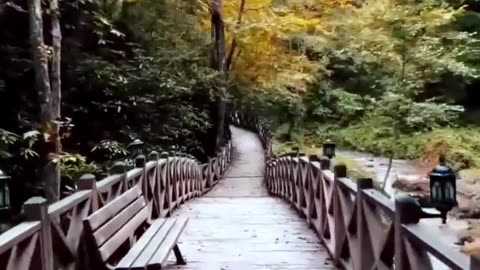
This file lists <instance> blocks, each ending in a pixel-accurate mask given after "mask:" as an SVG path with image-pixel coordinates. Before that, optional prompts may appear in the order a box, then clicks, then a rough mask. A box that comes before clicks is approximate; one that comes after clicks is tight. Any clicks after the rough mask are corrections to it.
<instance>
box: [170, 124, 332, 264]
mask: <svg viewBox="0 0 480 270" xmlns="http://www.w3.org/2000/svg"><path fill="white" fill-rule="evenodd" d="M232 137H233V145H234V148H235V151H234V158H233V164H232V166H231V167H230V169H229V170H228V171H227V173H226V175H225V179H223V180H222V181H221V182H220V183H219V184H218V185H217V186H216V187H215V188H214V189H213V190H212V191H210V192H209V193H208V194H206V195H205V196H204V197H201V198H197V199H194V200H193V201H191V202H188V203H186V204H185V205H183V206H182V207H181V208H180V209H179V210H178V211H176V212H175V215H176V216H188V217H190V221H189V223H188V225H187V228H186V230H185V232H184V233H183V234H182V236H181V237H180V242H179V245H180V249H181V250H182V251H183V253H184V256H185V258H186V260H187V262H188V264H187V265H186V266H174V265H172V266H169V267H168V269H196V270H259V269H297V270H300V269H304V270H307V269H308V270H311V269H321V270H325V269H335V268H334V267H333V266H332V265H331V261H330V260H329V259H328V254H327V252H326V250H325V248H324V247H323V246H322V245H321V244H320V242H319V240H318V237H317V236H316V234H315V233H314V232H313V231H312V230H310V229H309V228H308V227H307V225H306V223H305V221H304V220H303V219H301V218H300V217H299V216H298V215H297V213H296V212H295V211H294V210H293V209H292V208H291V207H290V206H289V205H288V204H286V203H285V202H284V201H282V200H281V199H278V198H273V197H270V196H269V195H268V193H267V190H266V188H265V187H264V186H263V172H264V158H263V150H262V146H261V143H260V141H259V140H258V138H257V136H256V135H255V134H253V133H251V132H248V131H245V130H242V129H238V128H234V127H232ZM170 259H171V260H172V263H173V258H170Z"/></svg>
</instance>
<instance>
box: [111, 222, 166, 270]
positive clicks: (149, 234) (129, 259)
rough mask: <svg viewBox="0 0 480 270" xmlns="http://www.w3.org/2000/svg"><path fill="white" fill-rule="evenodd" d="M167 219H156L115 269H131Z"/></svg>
mask: <svg viewBox="0 0 480 270" xmlns="http://www.w3.org/2000/svg"><path fill="white" fill-rule="evenodd" d="M165 221H166V219H164V218H162V219H158V220H156V221H155V222H154V223H153V224H152V225H151V226H150V228H148V230H147V231H146V232H145V233H144V234H143V235H142V237H141V238H140V239H139V240H138V242H137V243H135V245H133V247H132V248H131V249H130V250H129V251H128V253H127V255H125V257H123V258H122V260H120V262H119V263H118V264H117V266H116V267H115V269H130V266H131V265H132V263H133V262H134V261H135V260H136V259H137V258H138V256H139V255H140V254H141V252H142V251H143V250H144V249H145V247H146V246H147V245H148V243H150V241H152V239H153V237H154V236H155V235H156V234H157V232H158V230H160V228H161V227H162V226H163V225H164V224H165Z"/></svg>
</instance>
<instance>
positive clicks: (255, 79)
mask: <svg viewBox="0 0 480 270" xmlns="http://www.w3.org/2000/svg"><path fill="white" fill-rule="evenodd" d="M241 2H242V1H241V0H232V1H223V19H224V22H225V27H226V52H227V54H228V53H229V51H230V50H231V45H232V41H233V39H235V40H236V43H237V46H236V48H235V51H236V52H235V54H234V55H235V57H234V59H233V63H232V66H231V71H230V74H231V75H230V76H231V77H232V78H234V79H235V81H236V82H237V83H239V84H242V85H246V86H256V87H260V88H263V89H275V88H279V87H289V88H290V89H294V90H295V91H296V92H303V91H305V89H306V83H307V82H308V81H309V80H310V79H312V76H313V75H314V74H315V70H316V69H317V67H316V66H315V65H314V64H313V63H312V62H310V61H309V60H308V59H307V57H306V56H305V54H304V53H302V52H299V51H298V50H293V48H292V44H291V43H290V40H291V39H292V37H295V36H296V35H302V36H303V35H315V34H316V33H318V32H323V31H327V29H322V18H323V15H324V14H328V12H329V11H330V10H331V9H333V8H334V7H339V6H346V5H349V4H350V2H351V1H347V0H300V1H298V0H297V1H294V0H284V1H281V2H282V3H281V4H274V2H273V1H272V0H245V8H244V10H243V12H241V11H240V9H241ZM202 3H203V4H202V16H201V22H200V26H201V29H202V30H203V31H204V32H205V33H210V31H211V29H210V28H211V25H210V23H211V21H210V12H209V10H208V7H209V6H210V1H204V2H202ZM275 3H276V2H275ZM240 13H241V22H239V16H240Z"/></svg>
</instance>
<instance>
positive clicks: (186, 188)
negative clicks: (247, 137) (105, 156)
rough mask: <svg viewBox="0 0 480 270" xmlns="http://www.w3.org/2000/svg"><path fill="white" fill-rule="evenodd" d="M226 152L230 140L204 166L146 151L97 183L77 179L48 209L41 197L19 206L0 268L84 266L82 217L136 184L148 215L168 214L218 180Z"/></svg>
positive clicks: (1, 248) (2, 244) (3, 242)
mask: <svg viewBox="0 0 480 270" xmlns="http://www.w3.org/2000/svg"><path fill="white" fill-rule="evenodd" d="M231 153H232V144H231V142H230V141H229V142H227V143H226V144H225V147H224V148H222V149H221V151H220V152H219V153H217V155H216V156H215V157H214V158H211V159H210V160H209V162H208V164H200V163H199V162H198V161H197V160H195V159H191V158H186V157H178V156H172V157H162V158H159V156H158V154H157V153H153V152H152V153H151V154H150V155H149V161H148V162H146V158H145V157H143V156H140V157H137V160H136V164H137V167H136V168H133V169H131V170H129V171H126V169H125V165H124V164H122V163H117V164H116V165H115V166H114V168H112V172H111V175H110V176H108V177H106V178H105V179H103V180H101V181H98V182H97V181H96V180H95V177H94V176H93V175H85V176H84V177H82V178H81V179H80V180H79V182H77V186H78V191H76V192H75V193H73V194H72V195H70V196H68V197H65V198H64V199H62V200H60V201H58V202H55V203H53V204H51V205H49V206H48V207H47V206H46V205H45V204H44V203H43V201H42V202H41V203H38V204H33V205H30V204H26V205H24V209H27V208H28V212H29V213H30V215H27V216H29V218H28V221H27V222H22V223H20V224H19V225H17V226H15V227H13V228H12V229H10V230H8V231H6V232H5V233H3V234H1V235H0V269H6V270H30V269H35V270H37V269H38V270H53V269H86V268H85V265H84V263H85V262H86V261H87V258H88V252H89V250H88V249H87V248H86V245H85V243H84V242H83V239H84V237H83V236H82V235H83V223H82V219H83V218H85V217H86V216H88V215H89V214H91V213H92V212H93V211H95V210H96V209H98V207H101V206H102V205H104V204H106V203H108V202H110V201H111V200H113V199H115V198H116V197H118V196H119V195H120V194H122V193H123V192H125V191H126V190H128V189H129V188H131V187H132V186H133V185H139V186H140V187H141V188H142V190H143V194H144V195H145V199H146V201H147V203H148V205H149V206H150V209H151V213H150V216H151V218H158V217H166V216H169V215H171V213H172V211H174V210H175V209H176V208H178V207H179V206H180V205H181V204H182V203H184V202H185V201H187V200H189V199H191V198H194V197H197V196H201V195H203V194H204V193H205V192H206V191H208V190H210V189H211V188H212V187H213V186H214V185H215V184H216V183H218V181H219V180H220V179H221V178H222V176H223V174H224V173H225V170H226V169H227V168H228V165H229V164H230V162H231V158H232V156H231ZM42 207H43V208H42ZM42 209H44V210H42ZM41 213H44V214H41ZM34 254H38V255H35V256H34Z"/></svg>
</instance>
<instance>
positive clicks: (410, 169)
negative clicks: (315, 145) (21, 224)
mask: <svg viewBox="0 0 480 270" xmlns="http://www.w3.org/2000/svg"><path fill="white" fill-rule="evenodd" d="M337 155H338V156H340V157H344V158H347V159H350V160H353V161H354V162H356V163H357V164H358V166H359V167H360V169H362V170H363V171H365V172H367V173H369V174H372V175H374V176H375V178H374V179H373V180H374V181H377V182H380V183H381V182H383V179H384V177H385V174H386V172H387V169H388V158H385V157H378V156H374V155H372V154H368V153H363V152H357V151H351V150H344V149H339V150H337ZM423 165H424V164H422V163H421V162H419V161H411V160H395V159H394V160H393V162H392V169H391V171H390V174H389V177H388V179H387V184H386V187H385V192H386V193H387V194H389V195H390V199H391V200H395V196H396V195H397V194H399V193H400V192H398V191H397V190H395V188H393V187H392V184H393V182H394V181H395V180H396V176H397V175H404V176H418V177H423V176H425V166H423ZM423 210H424V211H425V212H427V211H428V212H434V211H436V210H435V209H425V208H424V209H423ZM421 222H422V223H425V224H428V226H432V227H437V228H438V229H439V230H442V232H443V231H445V233H442V235H441V236H440V235H438V239H437V240H439V241H441V242H443V243H445V244H447V245H448V246H451V247H452V248H454V249H456V250H458V249H460V247H459V246H456V245H455V244H454V243H455V242H456V241H457V239H458V237H457V234H458V231H459V230H462V229H464V227H465V226H466V225H467V224H466V223H465V222H463V221H459V220H454V219H447V224H446V225H442V224H441V219H440V218H435V219H422V220H421ZM436 236H437V235H436ZM430 258H431V262H432V266H433V269H435V270H447V269H449V268H448V267H447V266H446V265H445V264H443V263H442V262H440V261H439V260H437V259H436V258H434V257H433V256H430Z"/></svg>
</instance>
